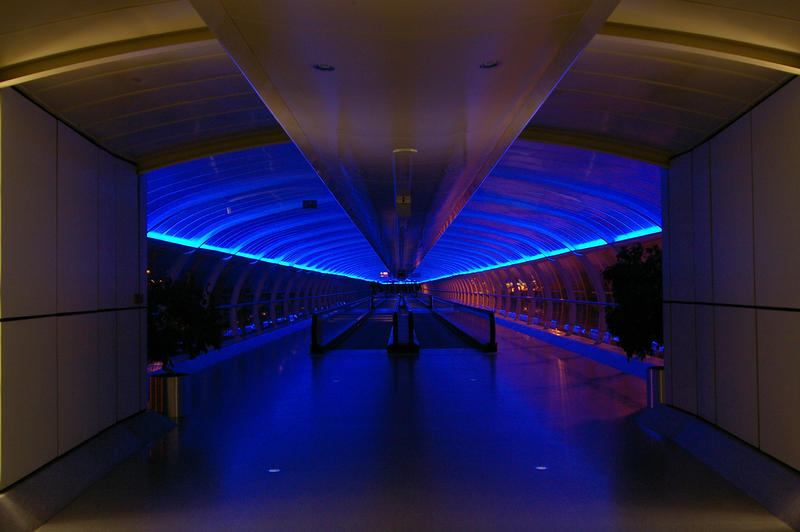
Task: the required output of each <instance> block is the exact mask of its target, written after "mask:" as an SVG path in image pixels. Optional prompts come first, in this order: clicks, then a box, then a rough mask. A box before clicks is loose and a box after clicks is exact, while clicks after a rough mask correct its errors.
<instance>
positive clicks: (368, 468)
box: [41, 327, 787, 532]
mask: <svg viewBox="0 0 800 532" xmlns="http://www.w3.org/2000/svg"><path fill="white" fill-rule="evenodd" d="M307 342H308V331H307V330H303V331H301V332H299V333H297V334H293V335H291V336H287V337H285V338H282V339H280V340H278V341H276V342H274V343H272V344H270V345H268V346H265V347H263V348H262V349H261V350H259V351H256V352H253V353H252V354H251V355H245V356H242V357H239V358H237V359H233V360H231V361H229V362H227V363H225V364H223V365H221V366H218V367H216V368H213V369H211V370H208V371H207V372H205V373H204V374H202V375H201V378H197V379H196V382H195V389H194V394H195V414H194V415H193V416H191V417H189V418H186V419H185V420H184V421H183V422H182V423H181V424H180V426H179V427H178V428H177V429H175V430H173V431H172V432H171V433H169V434H168V435H167V436H165V437H164V438H163V439H162V440H160V441H158V442H157V443H156V444H155V445H154V446H153V447H152V448H151V449H149V450H148V451H146V452H143V453H141V454H139V455H137V456H134V457H132V458H131V459H129V460H127V461H126V462H125V463H124V464H123V465H122V466H120V467H119V468H118V469H116V470H115V471H113V472H112V473H111V474H109V475H108V476H107V477H106V478H104V479H103V480H101V481H100V482H99V483H97V484H96V485H95V486H93V487H92V488H91V489H90V490H88V491H87V492H86V493H85V494H84V495H83V496H81V497H80V498H79V499H78V500H76V501H75V502H74V503H73V504H72V505H70V506H69V507H67V508H66V509H65V510H63V511H62V512H61V513H59V514H58V515H56V516H55V517H54V518H53V519H52V520H51V521H50V522H49V523H47V524H46V525H45V526H44V527H43V528H42V529H41V530H46V531H50V530H54V531H73V530H74V531H81V532H84V531H94V530H97V531H118V530H131V531H134V530H135V531H141V530H157V531H160V530H165V531H166V530H169V531H175V530H192V531H197V530H546V531H554V530H569V531H580V530H609V531H611V530H613V531H617V530H637V531H639V530H715V531H720V530H758V531H766V530H784V529H787V527H785V525H783V524H782V523H781V522H780V521H778V520H777V519H776V518H774V517H773V516H772V515H771V514H769V513H768V512H767V511H766V510H764V509H762V508H761V507H760V506H758V505H757V504H756V503H754V502H753V501H751V500H750V499H748V498H747V497H746V496H745V495H743V494H742V493H741V492H739V491H737V490H736V489H735V488H734V487H733V486H731V485H730V484H729V483H727V482H726V481H724V480H723V479H721V478H720V477H718V476H717V475H715V474H714V473H713V472H712V471H710V470H709V469H708V468H706V467H705V466H704V465H702V464H701V463H699V462H698V461H696V460H695V459H694V458H693V457H691V456H690V455H688V454H687V453H686V452H685V451H683V450H682V449H681V448H679V447H677V446H675V445H673V444H672V443H670V442H668V441H662V440H660V439H658V438H656V437H654V436H651V435H649V434H647V433H645V432H644V431H643V430H641V429H640V428H638V427H637V426H636V425H635V423H634V422H633V419H632V415H633V414H634V413H635V412H636V411H637V410H639V409H640V408H641V407H642V402H643V399H644V383H643V382H642V381H641V380H639V379H637V378H635V377H632V376H630V375H627V374H624V373H619V372H617V371H616V370H613V369H611V368H608V367H606V366H603V365H600V364H598V363H595V362H593V361H591V360H588V359H584V358H581V357H578V356H577V355H573V354H571V353H570V352H568V351H564V350H562V349H558V348H556V347H553V346H551V345H549V344H545V343H543V342H541V341H538V340H535V339H533V338H530V337H527V336H524V335H521V334H519V333H516V332H513V331H510V330H508V329H505V328H503V327H498V343H499V345H500V350H499V352H498V354H497V357H496V358H493V357H488V356H485V355H483V354H481V353H479V352H477V351H473V350H470V349H437V350H423V351H422V353H421V355H420V357H419V359H417V360H416V361H415V360H414V359H392V358H390V357H388V356H387V355H386V352H385V350H351V351H336V352H333V353H331V354H329V355H326V356H325V357H323V358H321V359H318V360H312V358H311V357H310V356H309V355H308V346H307Z"/></svg>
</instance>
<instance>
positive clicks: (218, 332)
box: [147, 274, 223, 417]
mask: <svg viewBox="0 0 800 532" xmlns="http://www.w3.org/2000/svg"><path fill="white" fill-rule="evenodd" d="M147 288H148V289H147V298H148V299H147V308H148V313H147V355H148V360H149V362H151V363H160V364H161V369H162V370H163V371H161V372H158V373H153V374H151V375H150V408H151V409H152V410H155V411H157V412H160V413H162V414H165V415H167V416H169V417H181V416H184V415H188V414H189V413H190V410H191V388H190V382H189V375H188V374H185V373H176V372H175V371H173V358H174V357H176V356H177V355H180V354H186V355H188V357H189V358H195V357H197V356H198V355H200V354H203V353H207V352H208V350H209V349H210V348H212V347H213V348H216V349H219V347H220V345H221V343H222V330H223V323H222V319H221V317H220V315H219V312H217V311H216V310H215V309H214V306H213V305H212V304H211V301H210V297H209V294H208V292H207V291H206V290H204V289H203V288H202V287H200V286H198V285H197V284H196V283H195V281H194V279H193V278H192V277H187V278H186V279H185V280H180V281H173V280H172V279H170V278H169V277H168V276H159V275H152V274H151V276H150V278H149V279H148V284H147Z"/></svg>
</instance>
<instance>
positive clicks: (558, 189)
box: [414, 140, 663, 282]
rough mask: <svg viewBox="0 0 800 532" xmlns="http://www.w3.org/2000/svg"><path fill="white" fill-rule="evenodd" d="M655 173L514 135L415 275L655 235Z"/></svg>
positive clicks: (658, 181) (658, 199)
mask: <svg viewBox="0 0 800 532" xmlns="http://www.w3.org/2000/svg"><path fill="white" fill-rule="evenodd" d="M662 172H663V170H662V169H661V168H660V167H658V166H655V165H651V164H648V163H643V162H639V161H634V160H631V159H626V158H623V157H619V156H615V155H608V154H603V153H597V152H593V151H589V150H582V149H578V148H572V147H566V146H557V145H553V144H541V143H537V142H531V141H524V140H518V141H517V142H515V143H514V144H513V145H512V147H511V148H510V149H509V150H508V151H507V152H506V154H505V156H504V157H503V158H502V159H501V160H500V162H499V163H498V164H497V166H496V167H495V168H494V170H493V171H492V173H491V174H490V175H489V177H487V178H486V180H484V182H483V184H482V185H481V187H480V188H479V189H478V191H477V192H476V193H475V194H474V195H473V196H472V198H471V199H470V200H469V202H468V203H467V205H466V207H464V209H462V210H461V212H460V213H459V215H458V217H457V218H456V219H455V220H454V221H453V222H452V223H451V224H450V226H449V227H448V228H447V231H445V233H444V235H443V236H442V237H441V238H440V239H439V240H438V241H437V242H436V244H435V245H434V246H433V249H431V251H430V252H428V254H427V255H426V256H425V258H424V259H423V260H422V264H420V266H419V268H417V271H416V272H415V273H414V279H415V280H419V281H420V282H422V281H427V280H433V279H439V278H442V277H449V276H453V275H459V274H464V273H472V272H477V271H482V270H487V269H492V268H497V267H500V266H507V265H509V264H514V263H520V262H527V261H529V260H537V259H541V258H545V257H551V256H554V255H560V254H563V253H569V252H579V251H580V250H582V249H587V248H592V247H597V246H603V245H606V244H611V243H614V242H619V241H623V240H626V239H629V238H634V237H638V236H642V235H647V234H653V233H658V232H660V231H661V192H660V187H661V177H662Z"/></svg>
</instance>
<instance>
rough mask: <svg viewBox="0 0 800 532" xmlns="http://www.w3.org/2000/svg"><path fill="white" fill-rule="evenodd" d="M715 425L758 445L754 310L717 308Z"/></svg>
mask: <svg viewBox="0 0 800 532" xmlns="http://www.w3.org/2000/svg"><path fill="white" fill-rule="evenodd" d="M714 314H715V315H714V317H715V320H714V321H715V328H716V348H717V350H716V375H717V382H716V387H717V422H718V424H719V426H720V427H722V428H723V429H725V430H727V431H729V432H731V433H732V434H734V435H736V436H738V437H739V438H741V439H743V440H744V441H746V442H747V443H750V444H751V445H756V446H757V445H758V419H757V417H756V416H757V415H758V408H757V404H758V397H757V386H758V383H757V379H756V374H757V366H756V324H755V319H756V315H755V310H751V309H742V308H731V307H717V308H716V309H715V313H714Z"/></svg>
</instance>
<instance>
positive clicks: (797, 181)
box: [753, 79, 800, 308]
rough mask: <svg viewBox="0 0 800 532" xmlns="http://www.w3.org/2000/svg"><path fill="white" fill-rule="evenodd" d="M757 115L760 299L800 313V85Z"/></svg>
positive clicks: (755, 153)
mask: <svg viewBox="0 0 800 532" xmlns="http://www.w3.org/2000/svg"><path fill="white" fill-rule="evenodd" d="M798 81H800V80H798V79H795V80H794V82H792V83H790V84H789V85H788V86H786V87H784V88H783V89H782V90H781V91H779V92H778V93H777V94H775V95H774V96H773V97H772V98H770V99H769V100H767V101H766V102H764V103H763V104H762V105H760V106H759V107H758V108H756V109H755V110H754V111H753V200H754V209H755V252H756V253H755V265H756V273H757V276H756V298H757V301H758V304H759V305H764V306H776V307H795V308H796V307H800V283H798V282H796V281H794V279H795V276H796V275H797V272H798V271H800V253H798V252H797V250H798V249H800V170H798V169H800V126H799V125H800V83H798Z"/></svg>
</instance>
